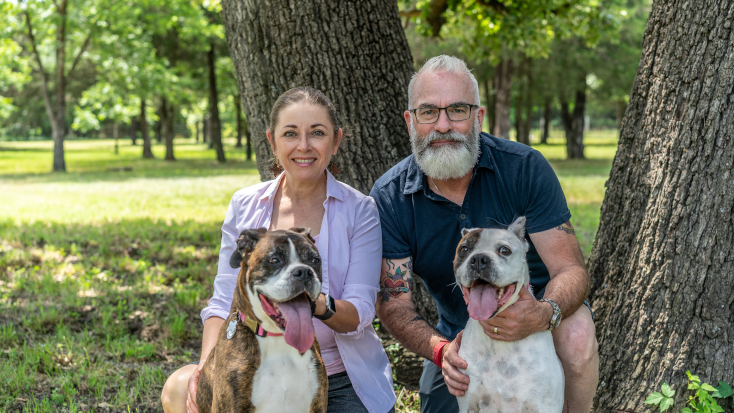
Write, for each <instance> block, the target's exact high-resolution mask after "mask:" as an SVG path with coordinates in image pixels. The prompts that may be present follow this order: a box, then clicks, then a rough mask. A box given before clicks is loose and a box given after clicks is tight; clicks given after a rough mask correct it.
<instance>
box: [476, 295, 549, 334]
mask: <svg viewBox="0 0 734 413" xmlns="http://www.w3.org/2000/svg"><path fill="white" fill-rule="evenodd" d="M552 315H553V308H551V306H550V304H547V303H541V302H538V300H536V299H535V297H533V295H532V294H530V291H528V290H527V289H526V288H521V289H520V297H519V298H518V300H517V301H516V302H515V303H514V304H512V305H511V306H509V307H507V308H506V309H504V310H503V311H502V312H501V313H499V314H497V315H496V316H495V317H494V318H490V319H489V320H484V321H480V322H479V325H481V326H482V328H483V329H484V334H486V335H488V336H489V337H491V338H492V339H493V340H501V341H517V340H522V339H523V338H525V337H527V336H529V335H531V334H534V333H537V332H538V331H542V330H547V329H548V325H549V323H550V319H551V316H552ZM495 327H496V328H497V334H495V330H494V329H495Z"/></svg>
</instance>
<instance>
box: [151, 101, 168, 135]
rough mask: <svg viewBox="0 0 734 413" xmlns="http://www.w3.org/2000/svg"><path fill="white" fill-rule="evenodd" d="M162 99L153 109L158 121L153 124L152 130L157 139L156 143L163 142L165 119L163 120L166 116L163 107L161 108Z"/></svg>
mask: <svg viewBox="0 0 734 413" xmlns="http://www.w3.org/2000/svg"><path fill="white" fill-rule="evenodd" d="M163 101H164V100H163V99H161V100H160V102H158V107H157V108H156V110H155V113H156V115H158V121H157V122H156V123H155V125H154V126H153V132H154V133H155V140H156V141H158V143H163V124H164V123H165V121H164V120H163V119H164V118H165V117H166V114H165V111H164V108H163Z"/></svg>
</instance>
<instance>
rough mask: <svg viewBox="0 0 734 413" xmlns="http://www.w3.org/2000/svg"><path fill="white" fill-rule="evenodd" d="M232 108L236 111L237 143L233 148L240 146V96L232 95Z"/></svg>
mask: <svg viewBox="0 0 734 413" xmlns="http://www.w3.org/2000/svg"><path fill="white" fill-rule="evenodd" d="M234 110H235V112H237V144H236V145H235V146H234V147H235V148H241V147H242V105H241V104H240V97H239V96H235V97H234Z"/></svg>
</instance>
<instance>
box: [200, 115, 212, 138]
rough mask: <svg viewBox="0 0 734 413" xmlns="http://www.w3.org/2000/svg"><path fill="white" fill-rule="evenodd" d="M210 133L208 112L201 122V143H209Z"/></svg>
mask: <svg viewBox="0 0 734 413" xmlns="http://www.w3.org/2000/svg"><path fill="white" fill-rule="evenodd" d="M209 133H210V131H209V113H208V112H207V113H206V114H205V115H204V119H202V121H201V143H207V142H209Z"/></svg>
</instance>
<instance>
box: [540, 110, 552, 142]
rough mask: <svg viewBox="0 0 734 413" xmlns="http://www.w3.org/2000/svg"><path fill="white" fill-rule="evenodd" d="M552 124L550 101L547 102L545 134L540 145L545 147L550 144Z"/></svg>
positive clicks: (544, 120) (544, 123)
mask: <svg viewBox="0 0 734 413" xmlns="http://www.w3.org/2000/svg"><path fill="white" fill-rule="evenodd" d="M550 123H551V102H550V99H546V100H545V110H544V111H543V134H542V135H541V136H540V143H542V144H543V145H546V144H548V137H549V136H550Z"/></svg>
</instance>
